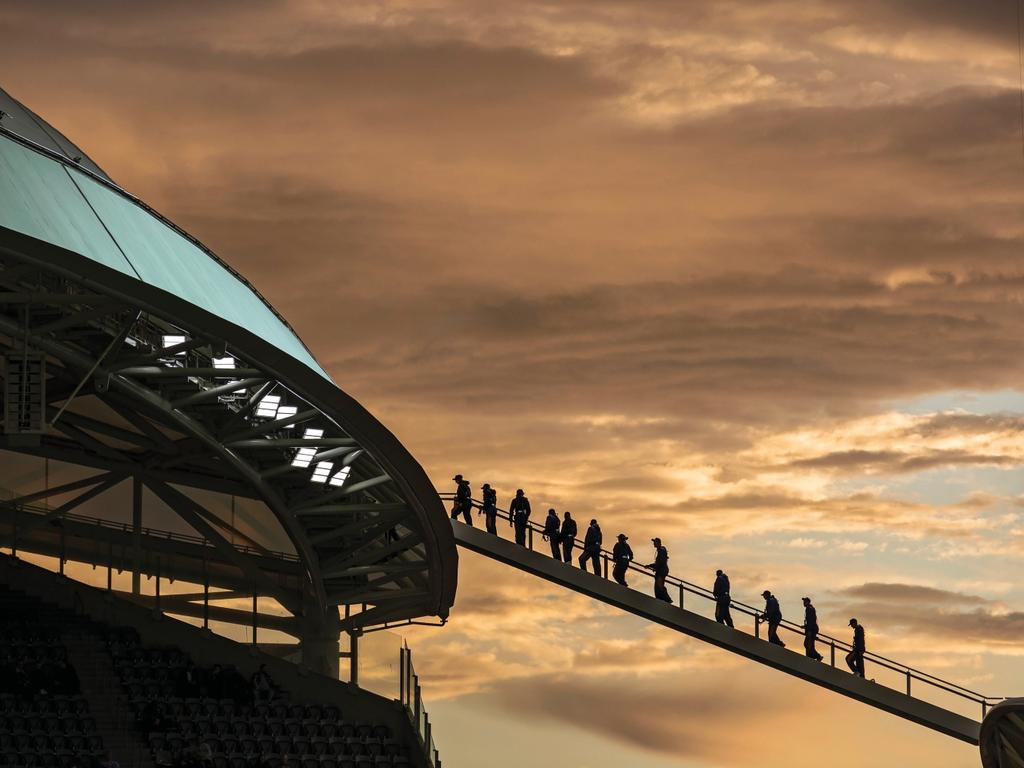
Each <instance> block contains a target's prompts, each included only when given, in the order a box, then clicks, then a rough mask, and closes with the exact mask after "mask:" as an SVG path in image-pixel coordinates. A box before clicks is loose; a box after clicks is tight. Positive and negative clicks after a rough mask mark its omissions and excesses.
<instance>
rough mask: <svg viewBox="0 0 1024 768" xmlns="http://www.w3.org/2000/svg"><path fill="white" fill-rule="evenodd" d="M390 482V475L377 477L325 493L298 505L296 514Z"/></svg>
mask: <svg viewBox="0 0 1024 768" xmlns="http://www.w3.org/2000/svg"><path fill="white" fill-rule="evenodd" d="M390 480H391V478H390V477H389V476H388V475H377V477H372V478H370V479H369V480H363V481H362V482H360V483H352V484H351V485H345V486H342V487H341V488H339V489H338V490H336V491H331V492H329V493H325V494H323V495H321V496H319V497H317V498H315V499H311V500H310V501H307V502H305V503H303V504H298V505H297V506H296V507H295V512H296V513H300V514H301V513H302V512H303V511H304V510H310V509H316V508H317V507H320V506H322V505H324V504H329V503H330V502H332V501H337V500H338V499H343V498H345V497H346V496H351V495H352V494H353V493H358V492H359V491H365V490H367V489H369V488H373V487H375V486H378V485H382V484H384V483H387V482H389V481H390Z"/></svg>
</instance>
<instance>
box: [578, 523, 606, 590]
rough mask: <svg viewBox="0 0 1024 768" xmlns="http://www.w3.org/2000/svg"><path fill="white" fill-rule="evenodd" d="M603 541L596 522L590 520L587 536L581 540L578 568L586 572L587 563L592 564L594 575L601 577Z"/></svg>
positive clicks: (599, 527)
mask: <svg viewBox="0 0 1024 768" xmlns="http://www.w3.org/2000/svg"><path fill="white" fill-rule="evenodd" d="M603 540H604V536H603V535H602V534H601V526H599V525H598V524H597V520H591V521H590V527H589V528H587V535H586V536H585V537H584V539H583V554H582V555H580V560H579V563H580V568H582V569H583V570H584V571H585V570H587V561H588V560H590V561H591V562H593V564H594V574H595V575H597V576H600V575H601V542H602V541H603Z"/></svg>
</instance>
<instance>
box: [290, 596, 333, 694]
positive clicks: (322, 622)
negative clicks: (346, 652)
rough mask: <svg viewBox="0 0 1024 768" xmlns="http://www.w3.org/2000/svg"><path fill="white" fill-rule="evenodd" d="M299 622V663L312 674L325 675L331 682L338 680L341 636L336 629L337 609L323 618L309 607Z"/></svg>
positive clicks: (330, 611)
mask: <svg viewBox="0 0 1024 768" xmlns="http://www.w3.org/2000/svg"><path fill="white" fill-rule="evenodd" d="M306 608H307V610H306V612H305V615H304V616H303V617H302V621H301V630H300V631H301V634H300V636H299V647H300V649H301V651H302V659H301V663H302V664H304V665H305V666H307V667H309V668H310V669H311V670H313V671H314V672H317V673H319V674H321V675H326V676H327V677H330V678H331V679H333V680H337V679H338V672H339V664H338V652H339V651H340V650H341V649H340V647H339V645H338V641H339V638H340V636H341V633H340V630H339V627H338V609H337V608H332V609H330V610H329V614H328V615H326V616H324V615H323V614H320V613H319V611H317V609H316V608H315V607H313V606H311V605H308V604H307V606H306Z"/></svg>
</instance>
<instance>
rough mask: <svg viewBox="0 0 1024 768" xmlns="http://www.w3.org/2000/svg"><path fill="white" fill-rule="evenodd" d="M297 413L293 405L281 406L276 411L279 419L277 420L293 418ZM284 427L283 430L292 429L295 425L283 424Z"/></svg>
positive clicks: (297, 410) (296, 408)
mask: <svg viewBox="0 0 1024 768" xmlns="http://www.w3.org/2000/svg"><path fill="white" fill-rule="evenodd" d="M298 412H299V409H298V407H297V406H294V405H282V406H281V407H280V408H278V409H277V418H279V419H287V418H288V417H289V416H294V415H295V414H297V413H298ZM284 426H285V429H288V428H289V427H294V426H295V425H294V424H285V425H284Z"/></svg>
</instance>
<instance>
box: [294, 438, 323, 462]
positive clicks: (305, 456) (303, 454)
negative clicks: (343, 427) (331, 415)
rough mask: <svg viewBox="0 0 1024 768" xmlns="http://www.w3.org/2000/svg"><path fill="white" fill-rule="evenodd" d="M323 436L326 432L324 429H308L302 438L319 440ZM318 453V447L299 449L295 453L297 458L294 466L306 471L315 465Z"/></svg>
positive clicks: (311, 446)
mask: <svg viewBox="0 0 1024 768" xmlns="http://www.w3.org/2000/svg"><path fill="white" fill-rule="evenodd" d="M323 436H324V431H323V430H322V429H307V430H306V431H305V432H303V433H302V438H303V439H304V440H319V439H320V438H321V437H323ZM316 451H317V447H316V446H314V445H310V446H303V447H302V448H299V450H298V451H296V452H295V458H294V459H292V466H293V467H300V468H302V469H305V468H306V467H308V466H309V465H310V464H312V463H313V457H314V456H316Z"/></svg>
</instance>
